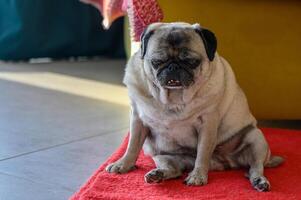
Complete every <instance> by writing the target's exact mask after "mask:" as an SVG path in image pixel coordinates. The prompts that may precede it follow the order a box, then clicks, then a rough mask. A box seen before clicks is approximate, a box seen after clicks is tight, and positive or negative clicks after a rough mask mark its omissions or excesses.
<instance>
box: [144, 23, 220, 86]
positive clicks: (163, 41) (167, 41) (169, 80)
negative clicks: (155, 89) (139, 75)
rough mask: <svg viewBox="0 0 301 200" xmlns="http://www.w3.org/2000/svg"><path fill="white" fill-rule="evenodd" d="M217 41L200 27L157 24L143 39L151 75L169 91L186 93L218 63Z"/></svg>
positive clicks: (148, 29) (146, 65) (146, 64)
mask: <svg viewBox="0 0 301 200" xmlns="http://www.w3.org/2000/svg"><path fill="white" fill-rule="evenodd" d="M215 50H216V39H215V37H214V34H213V33H212V32H210V31H209V30H207V29H202V28H201V27H200V26H199V25H198V24H195V25H190V24H186V23H155V24H152V25H150V26H149V27H148V28H147V29H146V30H145V32H144V33H143V35H142V37H141V54H142V56H141V57H142V59H144V66H145V67H146V71H147V75H149V76H151V78H152V79H154V81H155V82H157V83H159V84H160V85H161V86H162V87H163V88H166V89H184V88H188V87H189V86H191V85H192V84H193V83H194V82H195V79H196V78H198V77H199V74H200V72H201V70H202V66H203V64H204V63H206V62H207V63H208V62H210V61H212V60H213V59H214V53H215Z"/></svg>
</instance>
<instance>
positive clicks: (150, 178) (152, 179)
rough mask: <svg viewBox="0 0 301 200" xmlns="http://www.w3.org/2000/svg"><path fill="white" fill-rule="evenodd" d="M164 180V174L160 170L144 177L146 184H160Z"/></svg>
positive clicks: (155, 170)
mask: <svg viewBox="0 0 301 200" xmlns="http://www.w3.org/2000/svg"><path fill="white" fill-rule="evenodd" d="M163 178H164V173H163V172H162V171H161V170H160V169H153V170H151V171H150V172H148V173H147V174H145V176H144V180H145V182H146V183H159V182H161V181H162V180H163Z"/></svg>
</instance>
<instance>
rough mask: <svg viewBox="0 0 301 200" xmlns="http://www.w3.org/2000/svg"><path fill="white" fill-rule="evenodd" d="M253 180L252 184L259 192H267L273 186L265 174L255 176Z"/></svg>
mask: <svg viewBox="0 0 301 200" xmlns="http://www.w3.org/2000/svg"><path fill="white" fill-rule="evenodd" d="M251 182H252V186H253V187H254V188H255V189H256V190H257V191H259V192H267V191H269V190H270V188H271V186H270V183H269V181H268V180H267V179H266V178H265V177H263V176H261V177H257V178H254V179H253V180H252V181H251Z"/></svg>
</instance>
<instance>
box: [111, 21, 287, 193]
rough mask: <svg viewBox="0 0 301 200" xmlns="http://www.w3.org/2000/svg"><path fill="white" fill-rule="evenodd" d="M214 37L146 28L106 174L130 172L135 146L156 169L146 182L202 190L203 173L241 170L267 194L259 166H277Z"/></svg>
mask: <svg viewBox="0 0 301 200" xmlns="http://www.w3.org/2000/svg"><path fill="white" fill-rule="evenodd" d="M216 49H217V40H216V37H215V35H214V33H212V32H211V31H210V30H208V29H205V28H202V27H201V26H200V25H199V24H193V25H191V24H188V23H180V22H177V23H154V24H151V25H149V26H148V27H147V28H146V29H145V31H144V33H143V34H142V36H141V49H140V50H139V51H138V52H136V53H135V54H134V55H133V56H132V57H131V58H130V60H129V62H128V64H127V67H126V72H125V77H124V83H125V85H126V86H127V88H128V93H129V97H130V102H131V117H130V137H129V142H128V146H127V150H126V152H125V154H124V155H123V157H122V158H120V159H119V160H118V161H116V162H114V163H112V164H110V165H108V166H107V167H106V170H107V171H108V172H110V173H126V172H128V171H130V170H133V169H135V162H136V160H137V157H138V154H139V152H140V150H141V148H142V147H143V150H144V153H145V154H148V155H150V156H151V157H152V159H153V160H154V162H155V165H156V168H155V169H153V170H151V171H150V172H148V173H147V174H146V175H145V177H144V178H145V181H146V182H147V183H158V182H161V181H163V180H167V179H172V178H177V177H180V176H181V175H182V173H183V172H184V171H186V170H189V171H190V173H189V174H188V176H187V178H186V179H185V181H184V182H185V183H186V184H187V185H205V184H207V181H208V171H209V170H226V169H237V168H246V169H247V170H248V171H247V177H248V178H249V180H250V182H251V184H252V186H253V187H254V188H255V189H256V190H258V191H268V190H270V183H269V181H268V179H267V178H266V177H265V176H264V167H276V166H278V165H279V164H281V163H282V162H283V158H282V157H280V156H272V155H271V152H270V149H269V146H268V144H267V141H266V140H265V138H264V136H263V134H262V132H261V130H260V129H258V128H257V126H256V124H257V122H256V119H255V118H254V117H253V115H252V114H251V112H250V110H249V107H248V103H247V99H246V97H245V94H244V92H243V91H242V89H241V88H240V87H239V85H238V83H237V81H236V79H235V76H234V73H233V71H232V69H231V67H230V65H229V63H228V62H227V61H226V60H225V59H224V58H223V57H221V56H219V54H218V53H217V52H216Z"/></svg>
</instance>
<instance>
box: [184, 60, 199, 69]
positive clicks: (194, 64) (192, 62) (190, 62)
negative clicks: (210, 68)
mask: <svg viewBox="0 0 301 200" xmlns="http://www.w3.org/2000/svg"><path fill="white" fill-rule="evenodd" d="M183 62H184V63H185V64H187V65H189V67H191V68H193V69H194V68H196V67H197V66H199V65H200V64H201V60H200V59H196V58H189V59H184V60H183Z"/></svg>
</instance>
